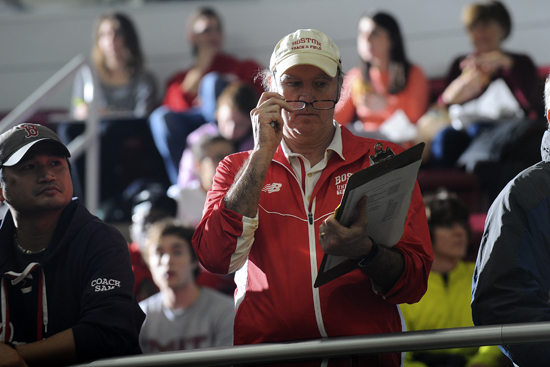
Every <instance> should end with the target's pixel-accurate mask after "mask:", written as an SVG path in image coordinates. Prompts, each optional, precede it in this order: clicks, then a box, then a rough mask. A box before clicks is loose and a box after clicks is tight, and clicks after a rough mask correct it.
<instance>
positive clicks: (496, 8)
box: [462, 1, 512, 40]
mask: <svg viewBox="0 0 550 367" xmlns="http://www.w3.org/2000/svg"><path fill="white" fill-rule="evenodd" d="M490 20H494V21H495V22H497V23H498V24H499V25H500V27H501V28H502V29H503V30H504V37H503V38H502V39H503V40H504V39H506V38H507V37H508V36H509V35H510V32H511V31H512V19H511V18H510V13H509V12H508V10H507V9H506V7H505V6H504V4H502V3H501V2H500V1H487V2H482V3H473V4H470V5H467V6H466V7H465V8H464V10H463V11H462V23H464V25H465V26H466V28H470V27H471V26H473V25H474V24H476V23H477V22H487V21H490Z"/></svg>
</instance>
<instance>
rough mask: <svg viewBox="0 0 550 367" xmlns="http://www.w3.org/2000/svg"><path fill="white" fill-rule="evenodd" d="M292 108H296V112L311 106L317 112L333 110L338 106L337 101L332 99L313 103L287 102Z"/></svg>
mask: <svg viewBox="0 0 550 367" xmlns="http://www.w3.org/2000/svg"><path fill="white" fill-rule="evenodd" d="M286 102H287V103H288V104H289V105H290V107H292V108H294V110H295V111H300V110H303V109H304V108H306V105H308V104H309V105H311V106H312V107H313V108H314V109H316V110H331V109H333V108H334V106H335V105H336V101H333V100H332V99H322V100H318V101H313V102H305V101H286Z"/></svg>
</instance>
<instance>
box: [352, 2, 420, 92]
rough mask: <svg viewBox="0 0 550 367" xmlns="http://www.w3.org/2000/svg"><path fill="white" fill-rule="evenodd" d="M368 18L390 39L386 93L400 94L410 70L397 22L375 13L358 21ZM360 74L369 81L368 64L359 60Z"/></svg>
mask: <svg viewBox="0 0 550 367" xmlns="http://www.w3.org/2000/svg"><path fill="white" fill-rule="evenodd" d="M364 18H369V19H372V21H373V22H374V23H375V24H376V25H377V26H379V27H381V28H383V29H384V30H385V31H386V32H388V36H389V38H390V43H391V46H390V79H389V83H388V84H389V85H388V93H390V94H397V93H399V92H401V91H402V90H403V89H405V87H406V86H407V81H408V80H409V72H410V69H411V63H410V62H409V60H408V59H407V55H406V52H405V44H404V43H403V37H402V35H401V30H400V28H399V24H398V23H397V20H395V18H394V17H393V16H391V15H390V14H388V13H384V12H377V13H374V14H364V15H363V16H361V18H360V19H359V22H361V20H362V19H364ZM359 66H360V69H361V73H362V75H363V78H364V79H365V80H367V81H368V80H370V76H369V70H370V67H371V64H370V62H365V61H363V60H361V62H360V64H359Z"/></svg>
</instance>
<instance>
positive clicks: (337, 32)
mask: <svg viewBox="0 0 550 367" xmlns="http://www.w3.org/2000/svg"><path fill="white" fill-rule="evenodd" d="M469 2H470V1H466V0H370V1H364V0H363V1H360V0H220V1H182V2H160V3H149V4H145V5H143V6H141V7H138V8H132V7H119V8H107V7H99V6H88V7H75V6H67V7H65V9H63V7H60V6H56V7H50V8H48V7H45V8H44V9H40V8H38V7H35V8H33V9H32V10H31V11H30V12H28V13H23V14H0V111H2V110H10V109H12V108H14V107H15V106H16V105H17V104H18V103H20V102H21V101H22V100H23V99H25V98H26V97H27V96H28V95H30V94H31V93H32V92H33V91H34V90H35V89H36V88H38V87H39V86H40V85H41V84H42V83H43V82H45V81H46V80H47V79H48V78H49V77H50V76H51V75H53V74H54V73H55V72H56V71H57V70H58V69H59V68H61V67H62V66H63V65H64V64H65V63H67V62H68V61H69V60H70V59H72V58H73V57H74V56H76V55H77V54H79V53H82V54H85V55H87V54H89V50H90V49H91V44H92V36H91V33H92V30H93V27H94V20H95V19H96V17H97V16H98V15H99V14H101V13H102V12H104V11H107V10H114V9H116V10H121V11H124V12H126V13H128V14H129V15H130V16H131V17H132V18H133V19H134V21H135V23H136V25H137V28H138V31H139V33H140V36H141V40H142V46H143V49H144V52H145V54H146V57H147V61H148V66H149V68H150V69H151V70H152V71H153V72H155V73H156V75H157V77H158V79H159V83H160V85H161V86H163V85H164V82H165V80H166V78H167V77H168V76H169V75H171V74H172V73H173V72H174V71H176V70H179V69H182V68H184V67H187V66H189V65H190V64H191V62H192V58H191V55H190V46H189V44H188V43H187V40H186V39H185V37H184V27H185V22H186V20H187V16H188V14H189V13H190V12H191V11H192V10H193V9H194V8H195V7H197V6H199V5H212V6H214V7H215V8H216V9H217V10H219V12H220V14H222V17H223V20H224V27H225V34H226V47H225V49H226V51H227V52H229V53H231V54H234V55H237V56H238V57H240V58H254V59H256V60H257V61H258V62H260V63H261V64H263V65H264V66H267V65H268V63H269V57H270V55H271V51H272V49H273V47H274V46H275V44H276V43H277V41H278V40H279V39H280V38H282V37H283V36H285V35H286V34H288V33H291V32H293V31H295V30H296V29H298V28H316V29H319V30H322V31H323V32H325V33H326V34H328V35H329V36H330V37H331V38H332V39H333V40H334V41H335V42H336V44H337V45H338V46H339V47H340V51H341V53H342V59H343V64H344V69H345V70H348V69H350V68H351V67H353V66H354V65H355V64H356V62H357V53H356V45H355V37H356V26H357V21H358V19H359V17H360V15H361V14H362V13H363V12H365V11H367V10H378V9H379V10H386V11H388V12H390V13H392V14H393V15H394V16H395V17H396V18H397V19H398V21H399V22H400V25H401V28H402V32H403V33H404V37H405V42H406V47H407V50H408V54H409V58H410V59H411V60H413V62H416V63H417V64H419V65H420V66H421V67H422V68H423V69H424V71H425V72H426V74H427V75H428V76H429V77H438V76H442V75H444V74H445V73H446V70H447V68H448V65H449V63H450V62H451V60H452V59H453V58H454V57H455V56H457V55H458V54H462V53H466V52H468V51H469V50H470V44H469V40H468V38H467V35H466V34H465V32H464V30H463V28H462V25H461V23H460V11H461V9H462V7H463V6H464V5H465V4H467V3H469ZM504 3H505V4H506V5H507V7H508V8H509V10H510V12H511V13H512V17H513V22H514V28H513V30H512V35H511V37H510V39H509V40H507V41H506V44H505V47H506V48H507V49H510V50H513V51H517V52H525V53H528V54H530V55H531V56H532V57H533V59H534V61H535V62H536V63H537V64H538V65H546V64H550V47H547V45H548V44H549V43H550V42H549V41H550V1H548V0H504ZM69 99H70V86H68V87H66V88H64V89H63V90H61V91H60V92H59V93H58V94H57V95H56V96H55V97H54V98H53V99H52V100H50V101H49V102H47V104H46V106H47V107H51V108H68V107H69Z"/></svg>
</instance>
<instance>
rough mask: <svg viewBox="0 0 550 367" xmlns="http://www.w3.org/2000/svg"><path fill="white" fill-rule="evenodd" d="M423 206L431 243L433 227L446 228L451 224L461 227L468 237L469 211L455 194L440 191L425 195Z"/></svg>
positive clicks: (469, 231) (469, 230)
mask: <svg viewBox="0 0 550 367" xmlns="http://www.w3.org/2000/svg"><path fill="white" fill-rule="evenodd" d="M424 205H425V206H426V218H427V219H428V226H429V228H430V237H431V239H432V241H433V240H434V236H433V231H434V228H435V227H446V226H449V225H451V224H453V223H460V224H461V225H463V226H464V228H466V231H467V232H468V235H470V233H471V229H470V224H469V218H470V211H469V210H468V208H467V207H466V206H465V205H464V204H463V203H462V201H460V199H459V198H458V196H457V195H456V194H455V193H452V192H449V191H447V190H440V191H438V192H437V193H435V194H432V195H426V196H425V197H424Z"/></svg>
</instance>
